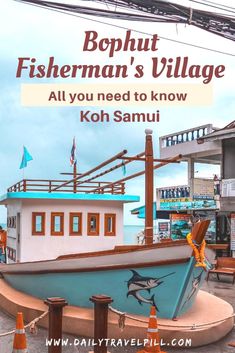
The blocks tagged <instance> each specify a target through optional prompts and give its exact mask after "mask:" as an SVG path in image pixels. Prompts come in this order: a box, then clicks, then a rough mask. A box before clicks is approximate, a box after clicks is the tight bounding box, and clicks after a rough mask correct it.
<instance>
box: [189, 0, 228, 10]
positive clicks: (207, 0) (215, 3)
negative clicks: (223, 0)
mask: <svg viewBox="0 0 235 353" xmlns="http://www.w3.org/2000/svg"><path fill="white" fill-rule="evenodd" d="M190 1H192V0H190ZM202 1H203V2H208V3H209V4H213V5H218V6H223V7H226V8H227V9H231V10H235V7H232V6H227V5H223V4H218V3H217V2H213V1H209V0H202Z"/></svg>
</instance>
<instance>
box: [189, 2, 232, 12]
mask: <svg viewBox="0 0 235 353" xmlns="http://www.w3.org/2000/svg"><path fill="white" fill-rule="evenodd" d="M190 1H191V2H194V3H196V4H200V5H204V6H209V7H212V8H213V9H218V10H223V11H227V12H229V13H235V11H231V10H228V9H226V8H223V7H220V4H218V5H219V6H214V5H208V4H207V3H204V2H201V1H196V0H190ZM208 3H211V2H210V1H208ZM212 4H215V3H212ZM221 6H223V5H221ZM231 9H233V8H231ZM234 10H235V9H234Z"/></svg>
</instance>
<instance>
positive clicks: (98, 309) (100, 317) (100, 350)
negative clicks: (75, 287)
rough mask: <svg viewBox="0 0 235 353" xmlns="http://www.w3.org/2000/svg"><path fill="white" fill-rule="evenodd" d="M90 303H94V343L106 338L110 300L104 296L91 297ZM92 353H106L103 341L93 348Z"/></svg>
mask: <svg viewBox="0 0 235 353" xmlns="http://www.w3.org/2000/svg"><path fill="white" fill-rule="evenodd" d="M90 301H92V303H94V306H95V307H94V342H95V343H98V342H99V341H98V339H102V338H103V339H105V338H108V306H109V304H110V303H112V301H113V300H112V298H111V297H108V296H106V295H93V296H92V297H91V298H90ZM94 353H107V345H106V344H105V341H102V344H101V345H99V344H97V345H95V346H94Z"/></svg>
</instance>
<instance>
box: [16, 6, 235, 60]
mask: <svg viewBox="0 0 235 353" xmlns="http://www.w3.org/2000/svg"><path fill="white" fill-rule="evenodd" d="M14 1H16V2H20V3H25V4H29V5H31V6H36V7H40V8H43V9H46V10H50V11H54V12H59V13H63V14H66V15H70V16H73V17H78V18H82V19H85V20H87V21H92V22H96V23H101V24H104V25H108V26H111V27H114V28H119V29H124V30H131V31H133V32H135V33H140V34H144V35H148V36H152V34H151V33H147V32H143V31H139V30H135V29H131V28H128V27H124V26H120V25H115V24H112V23H109V22H104V21H101V20H97V19H93V18H88V17H85V16H81V15H78V14H77V13H71V12H68V10H67V11H66V10H59V9H55V8H51V7H49V6H45V5H41V4H39V2H37V3H35V2H31V1H30V0H26V1H25V0H14ZM34 1H35V0H34ZM159 38H160V39H163V40H166V41H170V42H174V43H177V44H182V45H186V46H190V47H194V48H197V49H202V50H206V51H210V52H214V53H218V54H223V55H228V56H233V57H234V56H235V54H232V53H228V52H224V51H220V50H216V49H212V48H207V47H203V46H200V45H196V44H191V43H187V42H183V41H179V40H176V39H171V38H168V37H164V36H159Z"/></svg>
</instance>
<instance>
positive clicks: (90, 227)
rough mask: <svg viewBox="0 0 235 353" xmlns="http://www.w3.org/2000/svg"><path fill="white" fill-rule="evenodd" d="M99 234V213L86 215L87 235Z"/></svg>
mask: <svg viewBox="0 0 235 353" xmlns="http://www.w3.org/2000/svg"><path fill="white" fill-rule="evenodd" d="M99 234H100V215H99V213H88V215H87V235H99Z"/></svg>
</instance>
